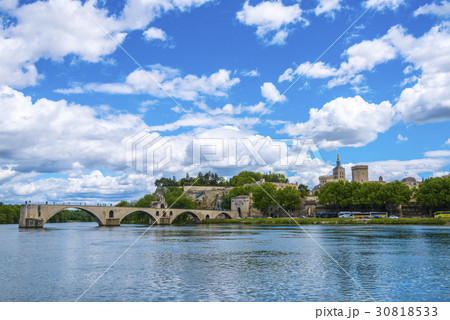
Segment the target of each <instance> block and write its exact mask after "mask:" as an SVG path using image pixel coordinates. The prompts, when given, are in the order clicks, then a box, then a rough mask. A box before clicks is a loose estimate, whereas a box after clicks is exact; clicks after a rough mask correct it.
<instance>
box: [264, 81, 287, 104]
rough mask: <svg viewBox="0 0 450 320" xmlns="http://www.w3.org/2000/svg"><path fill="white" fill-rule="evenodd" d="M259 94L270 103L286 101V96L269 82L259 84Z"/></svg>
mask: <svg viewBox="0 0 450 320" xmlns="http://www.w3.org/2000/svg"><path fill="white" fill-rule="evenodd" d="M261 95H262V96H263V97H264V98H266V99H267V100H268V101H270V102H272V103H275V102H283V101H286V96H284V95H282V94H280V92H279V91H278V89H277V88H276V87H275V85H274V84H273V83H271V82H265V83H264V84H263V85H262V86H261Z"/></svg>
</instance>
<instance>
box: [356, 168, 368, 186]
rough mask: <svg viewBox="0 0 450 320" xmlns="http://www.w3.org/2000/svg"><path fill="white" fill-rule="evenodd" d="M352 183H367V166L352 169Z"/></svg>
mask: <svg viewBox="0 0 450 320" xmlns="http://www.w3.org/2000/svg"><path fill="white" fill-rule="evenodd" d="M352 181H354V182H361V183H365V182H369V166H365V165H360V166H354V167H352Z"/></svg>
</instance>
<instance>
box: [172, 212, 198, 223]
mask: <svg viewBox="0 0 450 320" xmlns="http://www.w3.org/2000/svg"><path fill="white" fill-rule="evenodd" d="M201 222H202V220H201V219H200V218H199V216H197V215H196V214H195V213H194V212H192V211H184V212H182V213H180V214H179V215H177V216H176V217H175V219H174V220H173V222H172V223H174V224H190V223H201Z"/></svg>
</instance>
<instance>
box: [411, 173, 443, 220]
mask: <svg viewBox="0 0 450 320" xmlns="http://www.w3.org/2000/svg"><path fill="white" fill-rule="evenodd" d="M416 199H417V202H418V203H419V204H421V205H422V206H424V207H426V208H427V209H428V212H429V213H430V214H431V213H432V212H434V211H436V210H448V209H450V177H446V178H428V179H426V180H425V181H424V182H423V183H421V184H420V185H419V189H418V190H417V196H416Z"/></svg>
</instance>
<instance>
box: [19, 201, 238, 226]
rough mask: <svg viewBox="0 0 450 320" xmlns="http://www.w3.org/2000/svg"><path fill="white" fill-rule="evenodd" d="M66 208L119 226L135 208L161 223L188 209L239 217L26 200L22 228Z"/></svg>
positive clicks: (233, 213)
mask: <svg viewBox="0 0 450 320" xmlns="http://www.w3.org/2000/svg"><path fill="white" fill-rule="evenodd" d="M65 209H79V210H83V211H85V212H87V213H89V214H90V215H91V216H93V217H94V219H95V220H96V221H97V223H98V224H99V225H100V226H120V223H121V222H122V220H123V219H124V218H125V217H126V216H128V215H129V214H131V213H133V212H144V213H146V214H147V215H148V216H149V217H150V219H151V220H152V221H153V222H155V223H156V224H159V225H165V224H172V222H173V221H174V220H175V219H176V218H177V217H178V216H179V215H180V214H182V213H189V214H190V215H191V216H192V217H194V219H195V220H197V221H198V222H201V221H203V220H205V219H217V217H218V216H219V215H221V214H222V215H224V216H225V217H226V218H228V219H236V218H237V217H239V214H238V212H236V211H223V210H199V209H174V208H167V209H165V208H145V207H144V208H139V207H112V206H111V207H108V206H89V205H76V204H63V205H59V204H23V205H21V206H20V221H19V227H20V228H42V227H43V226H44V224H45V223H46V222H47V221H48V220H49V219H50V218H51V217H53V216H54V215H55V214H57V213H58V212H61V211H62V210H65Z"/></svg>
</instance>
